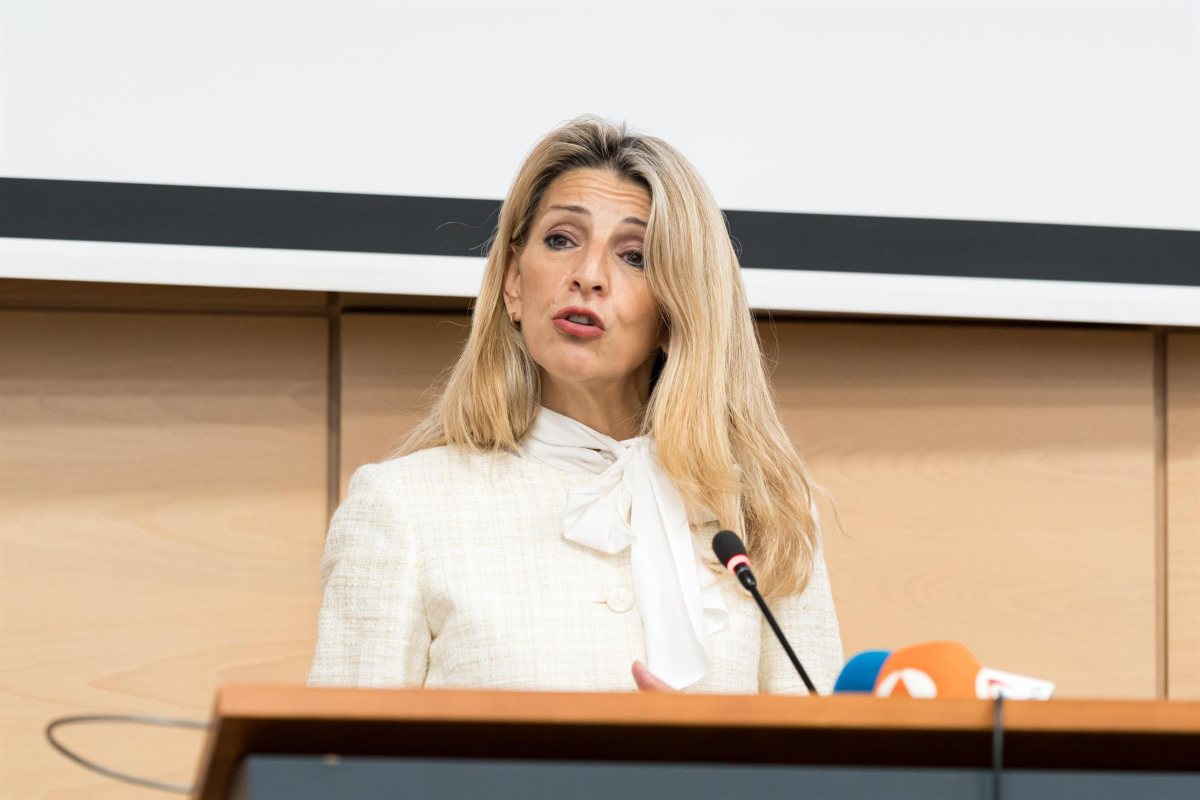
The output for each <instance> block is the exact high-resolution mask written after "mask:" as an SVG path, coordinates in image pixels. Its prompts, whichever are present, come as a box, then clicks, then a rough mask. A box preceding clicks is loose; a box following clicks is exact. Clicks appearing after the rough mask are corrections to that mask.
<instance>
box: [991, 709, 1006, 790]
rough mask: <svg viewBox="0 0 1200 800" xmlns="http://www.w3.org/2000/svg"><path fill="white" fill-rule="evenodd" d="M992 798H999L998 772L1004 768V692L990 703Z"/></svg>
mask: <svg viewBox="0 0 1200 800" xmlns="http://www.w3.org/2000/svg"><path fill="white" fill-rule="evenodd" d="M992 709H993V711H994V713H993V715H992V800H1000V773H1001V772H1002V771H1003V768H1004V692H999V693H998V694H997V695H996V702H995V703H994V704H993V705H992Z"/></svg>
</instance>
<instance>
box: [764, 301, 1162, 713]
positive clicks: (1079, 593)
mask: <svg viewBox="0 0 1200 800" xmlns="http://www.w3.org/2000/svg"><path fill="white" fill-rule="evenodd" d="M763 335H764V339H765V340H766V342H767V343H768V345H769V346H770V348H771V349H772V350H773V351H774V352H775V353H776V356H775V357H776V358H777V359H778V365H777V367H776V368H775V372H774V381H775V386H776V387H777V391H778V393H779V397H780V401H781V404H782V406H783V408H784V415H785V418H786V422H787V424H788V426H789V429H790V431H791V433H792V436H793V439H794V440H795V441H796V443H797V444H798V446H799V447H800V449H801V451H802V453H803V454H804V455H805V456H806V458H807V459H808V461H809V464H810V465H811V467H812V469H813V472H814V473H815V475H816V477H817V479H818V480H819V481H820V482H822V483H823V484H824V485H825V486H826V487H827V488H828V490H829V492H830V495H831V496H832V498H833V500H834V502H835V503H836V507H837V510H838V512H839V513H838V514H837V515H835V513H834V512H833V511H832V510H831V509H829V508H828V506H825V507H824V509H823V515H822V516H823V522H824V528H825V531H826V535H825V541H826V545H827V548H828V560H829V566H830V571H831V574H832V576H833V588H834V594H835V597H836V600H837V603H838V611H839V616H840V618H841V621H842V626H843V639H844V641H845V645H846V651H847V655H850V654H853V653H854V652H857V651H860V650H864V649H868V648H895V647H897V646H902V645H905V644H912V643H916V642H921V641H929V640H940V639H952V640H958V641H961V642H964V643H965V644H967V645H968V646H969V647H970V648H971V649H972V650H973V651H974V652H975V653H976V655H977V656H979V658H980V660H981V661H982V662H983V663H984V664H985V665H988V666H992V667H995V668H998V669H1006V670H1011V671H1015V672H1021V673H1025V674H1030V675H1035V676H1040V677H1045V678H1049V679H1052V680H1055V681H1057V682H1058V685H1059V696H1061V697H1142V698H1150V697H1153V696H1154V695H1155V680H1156V663H1155V643H1156V638H1155V637H1156V619H1155V602H1154V597H1155V595H1154V593H1155V560H1154V559H1155V529H1154V517H1155V515H1154V507H1155V506H1154V498H1155V494H1154V466H1155V465H1154V411H1153V358H1152V354H1153V345H1152V337H1151V334H1150V333H1149V332H1144V331H1109V330H1072V329H1062V328H1050V327H1047V328H1004V327H987V326H969V325H915V324H914V325H889V324H871V325H866V324H834V323H830V324H821V323H782V322H781V323H778V324H776V325H774V326H773V327H772V326H770V325H764V326H763ZM839 518H840V522H841V529H840V530H839V528H838V525H837V521H838V519H839Z"/></svg>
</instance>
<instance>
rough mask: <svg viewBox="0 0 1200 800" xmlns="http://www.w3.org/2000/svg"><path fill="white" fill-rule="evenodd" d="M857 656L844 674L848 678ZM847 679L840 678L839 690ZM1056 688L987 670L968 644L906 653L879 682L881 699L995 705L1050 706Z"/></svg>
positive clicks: (928, 645) (898, 654)
mask: <svg viewBox="0 0 1200 800" xmlns="http://www.w3.org/2000/svg"><path fill="white" fill-rule="evenodd" d="M866 655H869V654H868V653H863V654H860V655H858V656H855V657H854V658H853V659H851V660H850V663H847V664H846V667H845V668H844V669H843V670H842V674H843V675H845V674H846V673H847V671H848V670H849V669H850V665H851V664H852V663H854V661H856V660H858V659H860V658H862V657H863V656H866ZM841 682H842V679H841V678H840V677H839V678H838V683H839V685H840V684H841ZM1053 694H1054V683H1053V682H1052V681H1047V680H1042V679H1041V678H1031V677H1028V676H1026V675H1016V674H1014V673H1011V672H1001V671H1000V670H998V669H989V668H988V667H985V666H982V665H981V664H980V663H979V660H978V659H976V658H975V656H974V655H973V654H972V653H971V651H970V650H968V649H967V647H966V646H965V645H963V644H960V643H958V642H925V643H924V644H916V645H912V646H911V647H902V648H900V649H899V650H897V651H895V652H894V653H892V654H891V655H889V656H887V659H886V660H885V661H884V662H883V665H882V666H881V667H880V669H879V677H878V679H876V681H875V696H876V697H922V698H932V697H942V698H959V699H971V700H976V699H978V700H994V699H996V698H997V697H999V696H1000V695H1003V696H1004V697H1005V698H1006V699H1008V700H1049V699H1050V697H1051V696H1052V695H1053Z"/></svg>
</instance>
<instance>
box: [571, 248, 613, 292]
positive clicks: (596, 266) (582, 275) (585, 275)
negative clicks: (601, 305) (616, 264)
mask: <svg viewBox="0 0 1200 800" xmlns="http://www.w3.org/2000/svg"><path fill="white" fill-rule="evenodd" d="M581 255H582V257H581V258H580V259H579V262H578V263H577V264H576V266H575V271H574V272H573V273H572V275H571V288H572V289H576V290H578V291H580V292H583V293H585V294H586V293H589V292H591V293H595V294H604V293H605V291H607V289H608V274H607V269H606V267H605V265H604V258H605V253H604V252H603V251H601V250H598V249H589V250H586V251H584V252H583V253H582V254H581Z"/></svg>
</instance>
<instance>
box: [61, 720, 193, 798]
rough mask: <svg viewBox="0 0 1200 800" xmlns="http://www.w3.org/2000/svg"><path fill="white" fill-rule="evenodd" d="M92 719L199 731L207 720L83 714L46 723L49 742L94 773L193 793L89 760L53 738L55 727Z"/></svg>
mask: <svg viewBox="0 0 1200 800" xmlns="http://www.w3.org/2000/svg"><path fill="white" fill-rule="evenodd" d="M91 722H132V723H135V724H138V725H159V726H162V727H166V728H194V729H196V730H206V729H207V728H208V723H207V722H201V721H200V720H194V719H179V718H177V717H160V716H153V715H148V714H83V715H80V716H77V717H59V718H58V719H55V720H51V721H50V724H49V725H47V726H46V740H47V741H48V742H50V745H51V746H52V747H53V748H54V749H55V750H57V751H58V752H60V753H62V754H63V755H64V756H66V757H67V758H69V759H71V760H72V761H74V762H75V763H76V764H79V765H80V766H82V767H86V768H87V769H90V770H91V771H92V772H98V773H100V774H101V775H103V776H105V777H106V778H112V779H114V780H118V781H124V782H125V783H132V784H133V785H135V786H145V787H147V788H149V789H158V790H160V791H163V792H176V793H178V794H191V793H192V787H191V786H185V785H183V784H180V783H163V782H162V781H155V780H151V779H149V778H140V777H138V776H137V775H129V774H127V773H124V772H118V771H117V770H115V769H109V768H108V767H105V766H102V765H100V764H97V763H96V762H94V761H89V760H88V759H86V758H84V757H83V756H81V755H78V754H76V753H74V752H72V751H71V750H69V749H68V748H67V746H66V745H64V744H63V743H62V742H60V741H58V739H55V738H54V730H55V729H56V728H61V727H63V726H64V725H77V724H86V723H91Z"/></svg>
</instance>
